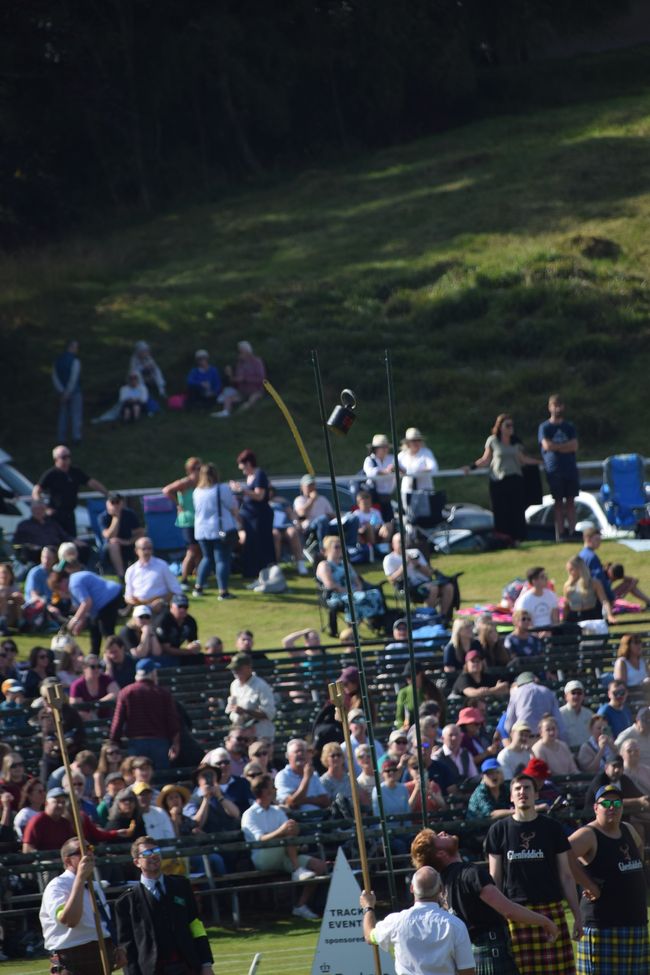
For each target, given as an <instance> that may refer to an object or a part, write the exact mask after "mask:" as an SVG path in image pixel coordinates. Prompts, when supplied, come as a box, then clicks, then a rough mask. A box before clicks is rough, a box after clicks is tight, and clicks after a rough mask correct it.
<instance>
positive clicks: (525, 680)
mask: <svg viewBox="0 0 650 975" xmlns="http://www.w3.org/2000/svg"><path fill="white" fill-rule="evenodd" d="M534 680H535V675H534V674H532V673H531V672H530V670H522V672H521V673H520V674H517V676H516V677H515V687H523V686H524V684H532V683H533V681H534Z"/></svg>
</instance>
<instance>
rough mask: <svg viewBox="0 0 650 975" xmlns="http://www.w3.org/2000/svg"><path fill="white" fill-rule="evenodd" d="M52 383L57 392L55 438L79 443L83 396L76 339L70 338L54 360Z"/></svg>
mask: <svg viewBox="0 0 650 975" xmlns="http://www.w3.org/2000/svg"><path fill="white" fill-rule="evenodd" d="M52 385H53V386H54V388H55V390H56V391H57V393H58V394H59V413H58V419H57V425H56V438H57V440H58V441H59V442H60V443H70V442H72V443H73V444H77V443H81V431H82V421H83V396H82V393H81V361H80V359H79V343H78V342H77V340H76V339H71V340H70V341H69V342H68V344H67V345H66V347H65V351H64V352H62V353H61V354H60V355H58V356H57V357H56V359H55V360H54V365H53V367H52ZM68 433H69V434H70V438H71V440H70V439H68Z"/></svg>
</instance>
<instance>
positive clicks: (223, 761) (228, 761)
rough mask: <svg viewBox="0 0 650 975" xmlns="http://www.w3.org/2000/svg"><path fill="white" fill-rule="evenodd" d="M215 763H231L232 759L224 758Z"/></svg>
mask: <svg viewBox="0 0 650 975" xmlns="http://www.w3.org/2000/svg"><path fill="white" fill-rule="evenodd" d="M214 764H215V765H230V759H229V758H222V759H220V760H219V761H218V762H215V763H214Z"/></svg>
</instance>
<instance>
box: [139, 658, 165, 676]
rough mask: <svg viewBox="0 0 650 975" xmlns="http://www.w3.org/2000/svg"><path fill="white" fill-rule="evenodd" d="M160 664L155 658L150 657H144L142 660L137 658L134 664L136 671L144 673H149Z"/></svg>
mask: <svg viewBox="0 0 650 975" xmlns="http://www.w3.org/2000/svg"><path fill="white" fill-rule="evenodd" d="M159 667H160V664H159V663H158V661H157V660H153V659H152V658H151V657H144V658H143V659H142V660H138V662H137V664H136V665H135V669H136V671H138V670H139V671H141V672H143V673H145V674H151V673H152V672H153V671H154V670H158V669H159Z"/></svg>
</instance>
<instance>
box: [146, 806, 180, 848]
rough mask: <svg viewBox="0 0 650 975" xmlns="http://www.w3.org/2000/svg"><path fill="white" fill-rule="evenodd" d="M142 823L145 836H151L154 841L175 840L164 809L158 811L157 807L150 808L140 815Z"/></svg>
mask: <svg viewBox="0 0 650 975" xmlns="http://www.w3.org/2000/svg"><path fill="white" fill-rule="evenodd" d="M142 821H143V822H144V828H145V829H146V831H147V836H151V837H152V838H153V839H154V840H175V839H176V833H175V832H174V826H173V824H172V821H171V819H170V818H169V813H167V812H165V810H164V809H159V808H158V806H150V807H149V810H148V812H146V813H143V814H142Z"/></svg>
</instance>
